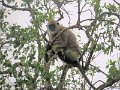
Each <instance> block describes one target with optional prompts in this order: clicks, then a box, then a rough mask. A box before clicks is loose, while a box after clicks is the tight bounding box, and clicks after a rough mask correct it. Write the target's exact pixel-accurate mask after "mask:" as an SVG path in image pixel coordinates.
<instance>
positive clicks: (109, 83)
mask: <svg viewBox="0 0 120 90" xmlns="http://www.w3.org/2000/svg"><path fill="white" fill-rule="evenodd" d="M119 80H120V75H118V77H116V78H113V79H112V80H111V81H107V82H106V83H104V84H102V85H100V86H99V87H98V88H97V90H103V89H104V88H106V87H109V86H112V85H113V84H114V83H116V82H118V81H119Z"/></svg>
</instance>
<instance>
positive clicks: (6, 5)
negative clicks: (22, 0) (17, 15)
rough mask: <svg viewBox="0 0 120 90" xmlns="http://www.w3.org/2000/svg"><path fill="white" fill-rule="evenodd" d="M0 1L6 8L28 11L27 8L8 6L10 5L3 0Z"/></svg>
mask: <svg viewBox="0 0 120 90" xmlns="http://www.w3.org/2000/svg"><path fill="white" fill-rule="evenodd" d="M0 2H2V5H3V6H4V7H7V8H11V9H14V10H22V11H29V9H28V8H17V7H16V6H10V5H8V4H6V3H5V2H4V0H2V1H0Z"/></svg>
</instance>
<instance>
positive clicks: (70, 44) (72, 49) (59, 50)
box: [46, 20, 96, 90]
mask: <svg viewBox="0 0 120 90" xmlns="http://www.w3.org/2000/svg"><path fill="white" fill-rule="evenodd" d="M60 32H62V33H60ZM47 33H48V36H49V42H52V40H53V39H55V40H54V41H53V44H52V46H49V45H48V46H49V47H47V55H48V58H47V59H48V60H47V61H46V62H48V61H49V59H50V58H51V57H52V56H53V55H54V54H57V55H58V57H59V58H60V59H61V60H62V61H64V62H65V63H67V64H70V65H72V66H74V67H77V68H78V69H79V71H80V72H81V74H82V76H83V77H84V78H85V80H86V81H87V83H88V84H89V85H90V87H92V88H93V89H94V90H96V88H95V87H94V86H93V85H92V83H91V82H90V81H89V79H88V77H87V76H86V75H85V73H84V70H83V68H82V66H81V64H80V63H79V56H80V55H81V54H80V50H79V49H80V47H79V45H78V43H77V40H76V37H75V35H74V34H73V33H72V32H71V31H70V30H67V29H66V28H65V27H64V26H62V25H59V23H58V22H57V21H55V20H50V21H48V24H47ZM59 33H60V35H58V34H59ZM56 35H58V36H57V37H55V36H56Z"/></svg>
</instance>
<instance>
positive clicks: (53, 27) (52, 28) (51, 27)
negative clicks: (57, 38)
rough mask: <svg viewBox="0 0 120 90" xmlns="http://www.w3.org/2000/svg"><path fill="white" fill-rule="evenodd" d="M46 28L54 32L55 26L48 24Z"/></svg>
mask: <svg viewBox="0 0 120 90" xmlns="http://www.w3.org/2000/svg"><path fill="white" fill-rule="evenodd" d="M48 27H49V29H50V30H51V31H55V28H56V27H55V24H49V25H48Z"/></svg>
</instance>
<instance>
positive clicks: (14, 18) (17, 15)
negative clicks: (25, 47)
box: [0, 0, 120, 81]
mask: <svg viewBox="0 0 120 90" xmlns="http://www.w3.org/2000/svg"><path fill="white" fill-rule="evenodd" d="M108 1H109V3H110V2H111V3H113V1H112V0H102V2H108ZM117 1H119V0H117ZM0 8H2V7H1V6H0ZM65 8H67V10H71V11H72V12H71V14H72V16H71V25H73V24H75V23H76V21H77V16H76V13H77V11H76V10H77V9H75V8H74V9H73V6H70V5H67V6H66V7H65ZM76 8H77V7H76ZM86 17H87V18H89V17H90V16H89V14H86V13H85V14H83V15H82V16H81V19H86ZM5 20H6V21H8V22H9V23H10V24H11V25H12V24H15V23H17V24H18V25H20V26H23V27H27V26H29V25H31V23H30V20H31V18H30V17H29V12H25V11H14V12H12V11H11V15H9V16H8V17H7V18H6V19H5ZM68 20H69V19H68V18H64V19H63V20H61V21H60V23H61V24H63V25H65V26H69V25H68ZM87 24H89V22H88V23H87ZM85 25H86V23H85ZM74 32H77V34H78V31H77V30H75V31H74ZM79 33H80V35H82V38H81V39H82V41H84V43H85V42H87V39H86V38H85V35H84V33H83V32H79ZM75 34H76V33H75ZM119 54H120V53H119V52H118V51H116V52H115V53H114V54H113V55H111V56H112V58H113V59H115V58H116V57H118V56H119ZM111 56H107V55H104V54H101V55H100V56H99V57H97V58H96V59H95V61H94V62H95V63H93V64H95V65H97V66H100V69H101V70H103V71H104V72H106V68H105V66H106V63H107V62H108V60H109V59H110V58H111ZM94 78H95V81H97V80H99V79H101V78H102V80H106V78H105V76H101V74H97V75H95V77H94Z"/></svg>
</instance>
